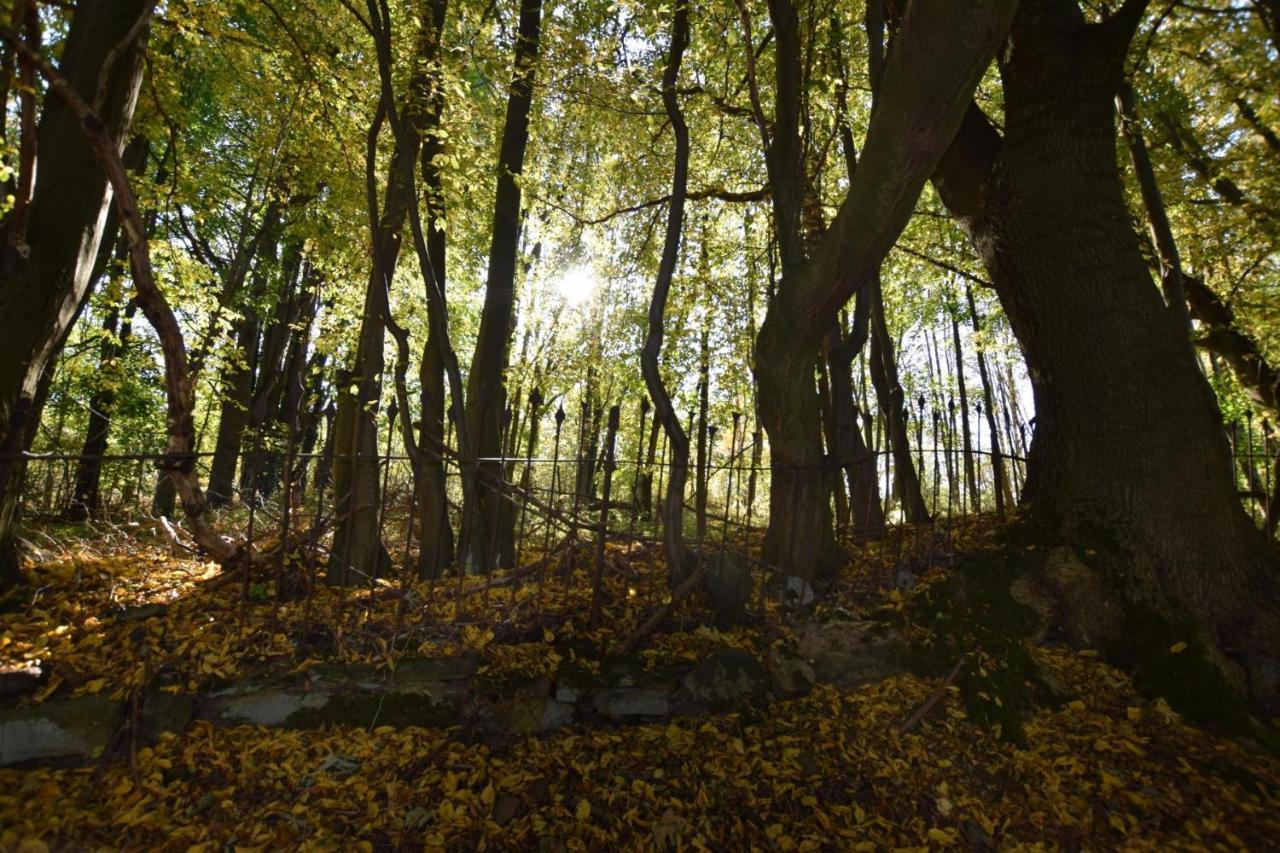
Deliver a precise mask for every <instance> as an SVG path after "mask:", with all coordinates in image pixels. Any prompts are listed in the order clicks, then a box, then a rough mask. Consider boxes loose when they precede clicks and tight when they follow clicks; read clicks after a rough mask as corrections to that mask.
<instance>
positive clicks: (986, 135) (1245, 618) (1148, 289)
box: [935, 0, 1280, 714]
mask: <svg viewBox="0 0 1280 853" xmlns="http://www.w3.org/2000/svg"><path fill="white" fill-rule="evenodd" d="M1140 7H1141V4H1137V5H1133V4H1126V6H1125V7H1124V11H1123V12H1119V13H1117V14H1116V15H1115V16H1113V17H1112V18H1110V19H1108V20H1106V21H1104V22H1103V23H1101V24H1088V23H1086V22H1085V20H1084V18H1083V16H1082V15H1081V13H1080V10H1079V8H1078V7H1077V6H1076V4H1075V3H1074V2H1068V0H1031V2H1024V3H1023V4H1022V5H1021V6H1020V7H1019V12H1018V15H1017V18H1016V20H1015V24H1014V28H1013V33H1012V36H1011V38H1010V41H1009V49H1008V50H1007V51H1005V52H1003V53H1002V54H1001V55H1000V71H1001V77H1002V80H1003V86H1004V96H1005V97H1004V103H1005V116H1004V133H1003V136H1001V135H1000V134H998V133H997V132H996V131H995V129H994V128H993V127H992V126H991V124H990V123H989V122H988V121H987V120H986V117H985V116H983V115H982V113H981V112H980V111H979V110H977V108H976V107H972V108H971V109H970V113H969V115H968V116H967V117H966V119H965V122H964V124H963V125H962V128H961V131H960V133H959V134H958V135H957V137H956V141H955V142H954V143H953V145H952V148H951V150H950V151H949V152H948V154H947V156H946V157H944V159H943V160H942V162H941V163H940V165H939V169H938V172H937V173H936V174H935V183H936V184H937V186H938V189H939V192H940V194H941V196H942V197H943V199H944V201H945V202H946V204H947V206H948V207H949V208H950V209H951V210H952V211H953V212H954V213H956V214H957V215H958V216H959V217H960V218H961V219H962V221H963V222H964V224H965V225H966V227H967V228H968V229H969V231H970V234H971V236H972V238H973V240H974V243H975V246H976V248H977V249H978V251H979V253H980V255H981V256H982V258H983V260H984V262H985V264H986V266H987V269H988V271H989V272H990V274H991V277H992V281H993V282H994V283H995V286H996V291H997V293H998V295H999V297H1000V301H1001V303H1002V305H1003V306H1004V309H1005V313H1006V314H1007V315H1008V317H1009V321H1010V324H1011V325H1012V327H1013V330H1014V333H1015V335H1016V336H1017V338H1018V341H1019V343H1020V344H1021V346H1022V349H1023V353H1024V354H1025V356H1026V359H1027V364H1028V367H1029V371H1030V375H1031V380H1032V386H1033V390H1034V392H1035V398H1036V399H1035V402H1036V418H1037V423H1036V432H1035V439H1034V441H1033V444H1032V447H1031V449H1030V454H1029V457H1030V458H1029V473H1028V479H1027V482H1026V486H1025V489H1024V493H1023V499H1024V502H1025V503H1026V505H1027V512H1026V516H1027V517H1028V518H1030V519H1033V520H1034V521H1035V523H1036V524H1037V525H1039V526H1040V528H1041V529H1042V530H1044V531H1047V533H1048V534H1050V535H1049V536H1046V537H1045V538H1046V539H1051V540H1056V541H1058V542H1062V543H1065V544H1068V545H1069V546H1070V547H1071V548H1073V549H1075V550H1077V551H1079V550H1081V549H1085V550H1088V549H1092V550H1095V551H1097V552H1098V553H1099V554H1101V553H1104V552H1106V553H1109V554H1112V555H1113V556H1112V557H1111V558H1109V559H1107V560H1105V561H1103V562H1097V561H1093V560H1088V559H1086V560H1084V561H1083V562H1084V563H1085V565H1087V566H1088V574H1089V576H1090V577H1091V580H1090V581H1089V583H1090V584H1091V586H1092V588H1093V589H1095V590H1096V591H1097V592H1096V594H1090V595H1087V596H1086V595H1082V594H1081V593H1080V592H1079V590H1076V591H1075V592H1073V593H1072V594H1071V595H1066V594H1065V590H1061V591H1060V592H1063V593H1064V594H1061V595H1058V594H1054V595H1051V596H1050V598H1051V599H1052V600H1054V601H1055V602H1056V604H1055V607H1056V608H1057V609H1056V610H1055V612H1056V613H1060V614H1063V615H1064V616H1065V617H1068V618H1066V623H1067V624H1071V623H1076V624H1078V625H1079V626H1081V628H1082V629H1083V626H1086V625H1088V624H1091V623H1092V622H1093V621H1094V620H1095V619H1096V617H1097V613H1095V612H1089V611H1090V610H1091V609H1093V608H1096V606H1097V605H1098V603H1099V602H1104V603H1105V604H1106V606H1107V608H1109V610H1110V611H1111V612H1112V613H1113V615H1114V617H1115V620H1116V621H1115V624H1114V625H1109V626H1104V625H1100V624H1098V625H1094V627H1093V633H1092V634H1090V635H1089V636H1085V635H1083V634H1081V635H1080V636H1078V637H1076V638H1075V640H1076V641H1078V642H1080V643H1082V644H1087V645H1091V646H1095V647H1098V648H1100V649H1103V650H1105V651H1106V652H1107V653H1108V654H1109V655H1111V654H1114V655H1116V660H1117V661H1120V662H1122V663H1124V662H1126V661H1127V663H1128V665H1129V666H1130V668H1131V669H1134V671H1135V673H1138V677H1139V680H1140V681H1141V680H1143V679H1146V678H1150V679H1152V680H1151V682H1150V683H1151V684H1159V683H1164V684H1165V685H1166V687H1168V688H1170V689H1172V688H1173V687H1175V686H1176V685H1173V684H1171V683H1169V682H1168V681H1167V680H1165V681H1161V680H1160V679H1158V678H1156V676H1155V675H1150V676H1148V675H1143V674H1141V672H1145V671H1146V670H1149V669H1150V666H1149V664H1150V663H1151V660H1148V659H1147V658H1149V657H1150V655H1151V654H1157V653H1158V648H1157V651H1155V652H1150V653H1148V652H1145V651H1141V652H1139V651H1135V652H1133V653H1132V654H1130V655H1128V656H1125V655H1122V654H1121V649H1122V648H1123V644H1124V643H1125V631H1134V632H1137V633H1135V634H1134V636H1133V638H1132V643H1134V644H1136V645H1142V644H1143V643H1144V642H1145V641H1144V639H1143V638H1144V636H1146V634H1147V633H1149V632H1148V631H1147V630H1146V627H1145V626H1146V624H1147V623H1158V624H1159V625H1162V626H1166V627H1162V628H1160V629H1159V630H1158V631H1157V632H1156V633H1157V634H1158V635H1160V637H1161V642H1163V639H1168V640H1169V643H1168V645H1169V646H1172V645H1175V644H1177V643H1181V642H1185V643H1187V644H1188V648H1189V649H1190V650H1191V651H1195V652H1197V655H1192V656H1188V658H1184V659H1183V662H1179V661H1174V662H1173V663H1174V664H1177V666H1175V668H1174V670H1173V671H1174V672H1176V673H1177V675H1176V676H1175V680H1177V679H1190V678H1192V676H1193V675H1194V673H1192V672H1190V671H1189V670H1186V671H1184V667H1189V666H1191V664H1189V663H1185V661H1188V660H1191V658H1192V657H1199V658H1200V659H1201V660H1203V661H1208V662H1209V663H1211V664H1212V666H1213V669H1214V670H1216V671H1217V672H1218V674H1219V676H1220V678H1219V681H1220V686H1221V688H1222V689H1223V690H1226V691H1228V692H1231V691H1234V692H1236V693H1237V695H1247V696H1248V697H1249V699H1250V700H1251V701H1252V702H1253V706H1254V708H1255V709H1256V710H1257V711H1258V712H1261V713H1264V714H1271V713H1274V712H1276V711H1277V710H1280V575H1277V573H1276V572H1275V570H1274V568H1275V554H1274V552H1273V551H1272V550H1271V549H1270V547H1269V546H1268V544H1267V543H1266V541H1265V539H1264V537H1263V536H1262V535H1261V533H1260V532H1259V531H1258V530H1256V529H1255V528H1254V526H1253V524H1252V523H1251V521H1250V519H1249V518H1248V516H1247V515H1246V513H1245V512H1244V510H1243V508H1242V507H1241V505H1240V502H1239V499H1238V497H1237V495H1236V490H1235V484H1234V482H1233V479H1232V474H1231V461H1230V455H1229V451H1228V446H1227V443H1226V441H1225V439H1224V436H1223V431H1222V425H1221V418H1220V414H1219V412H1218V410H1217V407H1216V404H1215V401H1214V398H1213V393H1212V391H1211V389H1210V388H1209V386H1208V385H1207V383H1206V382H1205V380H1204V378H1203V376H1202V375H1201V374H1200V372H1199V370H1198V369H1197V366H1196V364H1195V361H1194V359H1193V357H1192V354H1191V351H1190V348H1189V347H1188V346H1187V344H1186V330H1185V328H1184V327H1183V326H1182V325H1180V324H1179V323H1178V322H1176V321H1175V320H1174V319H1173V318H1172V317H1171V316H1170V313H1169V312H1168V311H1167V310H1166V308H1165V306H1164V303H1163V301H1162V300H1161V296H1160V291H1159V289H1158V288H1157V286H1156V284H1155V283H1154V281H1153V280H1152V277H1151V274H1150V271H1149V270H1148V268H1147V265H1146V262H1145V260H1144V258H1143V256H1142V253H1141V250H1140V245H1139V241H1138V237H1137V235H1136V234H1135V232H1134V230H1133V226H1132V217H1131V214H1130V211H1129V210H1128V208H1127V207H1126V204H1125V193H1124V186H1123V183H1122V181H1121V176H1120V172H1119V167H1118V164H1117V158H1116V128H1115V121H1114V103H1113V99H1114V94H1115V92H1116V91H1117V89H1118V87H1119V86H1120V84H1121V82H1122V78H1123V68H1124V58H1125V52H1126V47H1127V45H1128V42H1129V38H1130V37H1131V35H1132V32H1133V30H1134V29H1135V28H1136V26H1137V23H1138V18H1139V16H1140V14H1141V8H1140ZM1104 545H1105V546H1106V547H1104ZM1086 556H1088V555H1087V554H1086ZM1051 591H1052V590H1051ZM1068 611H1072V612H1068ZM1125 626H1127V627H1125ZM1153 630H1154V629H1153ZM1147 639H1154V638H1151V637H1148V638H1147ZM1157 646H1158V644H1157ZM1166 648H1167V647H1166ZM1144 656H1146V657H1144ZM1169 698H1170V701H1172V700H1173V697H1172V696H1170V697H1169Z"/></svg>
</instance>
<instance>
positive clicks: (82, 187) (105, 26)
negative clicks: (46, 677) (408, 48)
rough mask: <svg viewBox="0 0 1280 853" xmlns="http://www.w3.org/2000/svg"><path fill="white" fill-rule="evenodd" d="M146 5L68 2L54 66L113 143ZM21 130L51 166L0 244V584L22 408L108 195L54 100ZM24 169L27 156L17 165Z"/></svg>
mask: <svg viewBox="0 0 1280 853" xmlns="http://www.w3.org/2000/svg"><path fill="white" fill-rule="evenodd" d="M151 6H152V4H151V3H149V2H144V0H123V2H109V0H84V2H81V3H79V4H77V6H76V9H75V12H74V14H73V15H72V18H71V24H70V28H69V30H68V32H67V38H66V42H65V44H64V46H63V50H62V56H61V59H60V61H59V73H60V74H61V75H62V76H63V77H64V78H65V79H66V80H68V81H69V83H70V85H71V86H73V87H74V88H75V90H76V91H77V92H78V93H79V94H80V97H82V98H84V99H86V100H87V101H89V102H91V103H93V104H94V105H95V106H97V107H98V109H99V111H100V112H101V120H102V122H103V123H104V124H105V126H106V129H107V130H106V132H107V133H108V134H109V136H110V138H111V139H112V142H113V144H114V145H116V146H117V148H119V147H121V146H122V145H123V143H124V140H125V139H126V138H127V136H128V133H129V124H130V121H131V120H132V118H133V110H134V105H135V104H136V103H137V96H138V89H139V86H140V85H141V82H142V55H143V50H144V47H145V43H146V30H147V23H148V20H149V18H150V14H151ZM16 39H17V36H16V34H14V33H12V32H11V31H9V32H7V33H6V35H5V40H6V41H9V42H10V43H12V42H14V41H15V40H16ZM37 47H38V46H37ZM23 61H24V62H29V61H30V60H29V59H24V60H23ZM28 130H29V131H33V132H34V133H35V140H34V145H33V146H32V147H31V148H30V149H29V150H30V151H31V152H32V157H33V158H34V157H38V158H39V160H40V162H42V163H45V164H57V165H56V167H47V168H43V169H39V170H38V174H37V175H36V178H35V181H34V187H33V189H32V192H31V197H30V201H29V204H27V200H26V199H22V200H21V201H20V202H18V203H17V204H16V206H15V209H14V211H11V213H10V216H9V217H8V221H6V223H5V230H6V237H7V240H6V242H5V244H4V246H3V247H0V249H2V250H3V257H0V340H3V341H4V344H3V345H2V346H3V351H2V352H0V585H7V584H9V583H12V582H14V581H16V580H17V579H18V577H19V576H20V566H19V558H18V555H17V552H16V549H15V544H14V538H13V537H14V534H13V523H14V520H15V519H14V516H15V513H16V512H17V507H18V497H19V496H18V490H19V488H20V482H21V474H22V468H23V466H22V465H21V462H20V459H19V458H18V454H19V453H20V452H21V451H22V449H23V448H22V444H21V441H22V437H23V435H24V433H25V431H26V427H27V414H28V412H29V411H30V409H31V406H32V403H33V400H34V397H35V394H36V389H37V385H38V383H39V382H40V379H41V376H42V375H43V373H44V371H45V370H46V368H47V366H48V364H49V360H50V358H51V356H52V355H53V354H54V353H55V351H56V350H57V348H58V345H59V344H60V342H61V341H62V340H64V338H65V335H66V333H67V330H68V328H69V326H70V323H71V321H72V320H73V318H74V317H75V316H76V315H77V314H78V312H79V309H80V307H81V305H82V304H83V302H84V299H85V296H86V293H87V290H88V284H89V279H90V274H91V272H92V264H93V259H94V257H95V256H96V254H97V252H98V246H99V243H100V241H101V239H102V232H103V230H104V224H105V219H106V213H107V206H108V204H110V202H111V192H110V190H109V189H108V185H107V180H106V177H105V176H104V174H103V172H102V169H101V167H100V166H99V165H98V164H97V163H96V162H95V161H94V157H93V156H92V154H91V153H90V150H89V148H88V147H87V146H86V145H85V140H84V134H83V131H82V130H81V128H80V127H79V121H78V120H77V117H76V116H75V114H74V113H73V112H72V110H71V109H69V108H68V107H67V105H66V104H65V103H64V102H63V101H62V100H61V99H59V98H48V99H46V103H45V105H44V109H43V110H42V112H41V115H40V120H39V125H38V127H36V128H28ZM29 142H30V141H29V140H28V143H27V144H29ZM34 166H35V161H34V159H31V160H30V161H29V162H27V163H25V164H24V167H23V168H25V169H27V170H30V169H33V168H34ZM28 174H29V172H28ZM15 214H17V215H15Z"/></svg>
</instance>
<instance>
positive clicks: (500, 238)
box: [464, 0, 542, 570]
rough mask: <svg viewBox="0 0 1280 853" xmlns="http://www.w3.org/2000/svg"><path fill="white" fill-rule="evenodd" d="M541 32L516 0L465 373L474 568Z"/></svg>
mask: <svg viewBox="0 0 1280 853" xmlns="http://www.w3.org/2000/svg"><path fill="white" fill-rule="evenodd" d="M541 33H542V0H522V2H521V4H520V25H519V29H518V31H517V33H516V40H515V57H514V63H513V65H512V79H511V87H510V89H509V96H508V99H507V114H506V121H505V123H504V125H503V131H502V143H501V146H500V148H499V151H498V188H497V193H496V196H495V199H494V211H493V237H492V241H491V243H490V245H489V265H488V279H487V281H486V282H485V291H484V309H483V311H482V313H481V315H480V331H479V334H478V336H477V338H476V349H475V354H474V356H473V357H472V360H471V373H470V375H469V376H468V377H467V411H466V418H467V431H468V434H469V436H470V440H471V442H472V447H473V450H474V451H475V458H476V459H477V460H485V461H479V462H477V464H476V472H475V475H476V480H475V488H474V490H473V502H472V506H471V508H470V510H469V511H464V516H465V517H466V518H468V520H469V529H468V531H467V533H466V536H467V540H468V541H467V544H466V545H465V546H464V547H467V548H468V549H469V554H470V557H471V560H472V563H473V565H474V566H475V567H476V568H477V569H479V570H485V569H488V568H491V567H492V566H494V565H496V563H497V558H498V555H497V549H496V548H495V547H491V545H493V544H496V542H497V541H498V537H497V536H496V535H495V532H496V531H497V525H498V524H499V523H500V521H502V520H504V519H505V520H507V521H509V520H511V519H514V515H513V514H512V513H509V512H504V511H503V509H504V504H505V502H506V501H507V500H508V494H507V488H506V482H505V480H506V478H505V475H504V470H503V466H502V464H501V463H500V462H498V461H495V457H498V456H500V455H501V453H502V413H503V411H505V409H506V389H505V385H504V381H503V374H504V373H505V372H506V369H507V361H508V355H509V351H510V347H511V334H512V330H513V328H514V325H513V324H514V319H515V286H516V253H517V250H518V248H519V235H520V175H521V173H522V172H523V171H524V153H525V148H526V147H527V145H528V143H529V111H530V107H531V106H532V105H533V82H534V76H535V72H536V69H537V63H538V49H539V42H540V39H541Z"/></svg>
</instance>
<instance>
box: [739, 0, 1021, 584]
mask: <svg viewBox="0 0 1280 853" xmlns="http://www.w3.org/2000/svg"><path fill="white" fill-rule="evenodd" d="M771 5H773V6H782V5H787V6H789V4H782V3H775V4H771ZM1013 8H1014V3H1012V2H992V3H988V4H983V5H981V6H979V7H977V8H972V6H971V4H970V5H967V6H966V7H965V8H963V9H961V8H959V7H954V6H951V5H950V4H945V3H933V2H925V0H916V1H915V2H913V3H912V4H911V5H910V7H909V8H908V11H907V14H906V17H905V18H904V20H903V24H902V27H901V29H900V31H899V34H898V36H897V41H896V42H895V45H896V46H895V48H894V51H893V53H892V55H891V56H890V58H889V62H888V63H887V64H886V67H885V73H884V80H883V83H882V86H881V96H880V98H879V101H878V102H877V104H876V107H875V109H874V110H873V112H872V117H871V126H870V128H869V130H868V132H867V141H866V145H865V150H864V151H863V155H862V163H861V164H860V165H859V167H858V170H857V173H856V174H855V175H854V177H853V181H852V182H851V184H850V188H849V193H848V196H847V197H846V198H845V200H844V202H843V203H842V205H841V207H840V211H839V213H838V214H837V215H836V218H835V220H834V221H833V222H832V224H831V228H830V230H829V231H828V232H827V233H826V235H825V236H824V237H823V239H822V240H821V241H820V242H819V243H818V245H817V246H815V247H814V249H813V252H812V255H811V256H810V258H809V259H808V260H806V261H804V262H803V263H798V264H795V265H793V266H790V267H787V266H786V265H784V269H783V279H782V282H781V283H780V284H779V287H778V292H777V295H776V297H775V298H774V300H773V301H772V303H771V304H770V306H769V310H768V313H767V314H766V317H765V321H764V324H763V325H762V326H761V329H760V335H759V339H758V343H757V347H756V365H755V368H756V375H757V377H758V379H759V382H760V419H761V422H762V423H763V425H764V427H765V429H766V430H767V431H768V433H769V445H770V451H771V453H772V456H773V486H772V488H771V490H770V508H769V509H770V515H769V530H768V532H767V534H766V537H765V559H766V560H768V561H769V562H770V563H772V564H774V565H776V566H780V567H782V569H783V571H785V572H786V573H787V574H789V575H797V576H799V577H801V578H812V577H814V576H815V575H816V574H817V573H818V572H819V571H820V570H821V569H822V568H823V567H824V564H825V565H829V564H830V562H831V559H832V556H833V552H834V547H833V545H834V543H833V538H832V533H831V521H830V509H829V507H828V506H827V501H826V497H827V493H826V489H825V488H824V486H823V482H822V477H821V476H814V473H815V472H820V471H821V469H822V467H823V465H824V460H823V454H822V438H821V433H820V430H821V424H820V411H819V406H818V398H817V392H816V390H815V388H814V382H813V375H814V365H815V363H816V359H817V357H818V352H817V349H818V344H819V343H820V342H821V340H822V338H823V337H824V335H825V333H826V331H827V330H828V329H829V328H830V325H831V323H832V321H833V320H834V319H835V317H836V316H837V314H838V312H839V310H840V309H841V307H842V306H843V305H844V304H845V303H846V302H847V301H848V300H849V298H850V297H851V296H852V295H853V294H854V293H855V292H856V291H857V290H858V288H859V287H860V286H862V285H863V284H864V283H865V282H866V281H867V280H868V278H869V276H870V275H871V274H872V273H873V272H874V271H875V269H876V268H877V266H878V265H879V263H880V261H881V260H882V259H883V258H884V255H885V253H886V252H887V251H888V249H889V247H890V246H891V245H892V244H893V242H894V240H895V239H896V238H897V236H898V234H899V233H901V230H902V228H903V226H904V225H905V224H906V222H907V220H908V218H909V217H910V215H911V212H912V209H913V208H914V205H915V201H916V199H917V198H918V197H919V192H920V189H921V187H922V186H923V183H924V180H925V179H926V178H927V176H928V175H929V174H930V173H931V172H932V171H933V168H934V164H935V163H936V162H937V159H938V158H939V157H940V156H941V154H942V153H943V151H944V150H945V149H946V147H947V145H948V143H949V142H950V141H951V139H952V137H953V136H954V134H955V130H956V128H957V126H958V125H959V123H960V120H961V118H962V117H963V115H964V111H965V108H966V106H967V105H968V102H969V99H970V98H971V97H972V93H973V90H974V88H976V86H977V82H978V79H979V78H980V77H981V75H982V73H983V72H984V71H985V69H986V67H987V65H988V64H989V62H990V59H991V56H992V54H993V53H994V52H995V48H996V46H997V45H998V44H999V43H1000V42H1001V41H1003V39H1004V35H1005V32H1006V31H1007V27H1008V22H1009V20H1010V18H1011V16H1012V13H1013ZM775 11H780V10H775ZM790 11H791V13H792V16H794V10H790ZM787 20H788V18H787V16H785V15H780V14H775V15H774V26H775V31H776V33H777V40H778V45H779V50H781V49H782V45H783V44H784V43H785V38H784V36H785V35H786V33H785V30H787V29H790V26H786V27H784V26H781V25H780V22H784V23H785V22H786V21H787ZM792 23H794V21H793V22H792ZM925 57H928V59H926V58H925ZM779 65H780V67H781V66H783V65H785V63H779ZM783 82H784V77H783V76H782V72H781V71H780V72H779V84H780V85H779V91H780V92H785V91H786V88H787V87H785V86H783V85H782V83H783ZM779 103H780V105H781V104H782V103H783V101H782V100H781V99H780V101H779ZM779 123H780V124H781V121H780V122H779ZM771 159H772V158H771ZM774 172H775V169H774V167H773V165H772V164H771V167H770V180H771V182H774V183H775V184H776V178H775V177H774ZM776 191H777V188H776V186H775V196H776Z"/></svg>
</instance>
